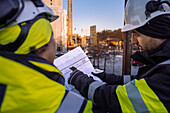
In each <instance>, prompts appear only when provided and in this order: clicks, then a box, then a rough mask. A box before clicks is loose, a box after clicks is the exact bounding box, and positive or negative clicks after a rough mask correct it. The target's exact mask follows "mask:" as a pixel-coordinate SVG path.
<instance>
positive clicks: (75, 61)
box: [54, 47, 100, 92]
mask: <svg viewBox="0 0 170 113" xmlns="http://www.w3.org/2000/svg"><path fill="white" fill-rule="evenodd" d="M54 65H55V66H56V67H57V68H58V69H59V70H60V71H61V72H62V73H63V76H64V78H65V81H66V82H65V86H66V89H67V90H72V91H75V92H77V91H76V90H75V88H74V87H73V86H72V85H69V84H68V83H67V81H68V77H69V76H70V73H71V72H72V71H71V70H70V67H72V66H74V67H76V68H77V69H78V70H80V71H82V72H83V73H85V74H87V75H89V76H92V75H91V72H94V67H93V65H92V64H91V62H90V60H89V58H88V57H87V55H86V54H85V53H84V51H83V50H82V49H81V47H77V48H75V49H73V50H71V51H69V52H67V53H66V54H64V55H62V56H61V57H59V58H57V59H55V60H54ZM93 78H94V79H95V80H99V81H100V79H99V78H97V77H93Z"/></svg>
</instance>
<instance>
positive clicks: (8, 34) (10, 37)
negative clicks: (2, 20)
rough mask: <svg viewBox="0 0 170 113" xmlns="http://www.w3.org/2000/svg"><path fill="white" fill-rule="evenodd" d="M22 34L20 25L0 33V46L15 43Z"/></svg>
mask: <svg viewBox="0 0 170 113" xmlns="http://www.w3.org/2000/svg"><path fill="white" fill-rule="evenodd" d="M20 32H21V28H20V27H19V25H14V26H11V27H8V28H6V29H3V30H2V31H0V44H2V45H6V44H9V43H12V42H14V41H15V40H16V39H17V37H18V36H19V34H20Z"/></svg>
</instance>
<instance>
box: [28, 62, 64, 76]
mask: <svg viewBox="0 0 170 113" xmlns="http://www.w3.org/2000/svg"><path fill="white" fill-rule="evenodd" d="M29 62H30V63H32V64H34V65H36V66H38V67H39V68H41V69H44V70H48V71H51V72H57V73H59V74H60V75H63V74H62V72H61V71H59V70H56V67H54V66H50V65H48V64H45V63H41V62H35V61H29Z"/></svg>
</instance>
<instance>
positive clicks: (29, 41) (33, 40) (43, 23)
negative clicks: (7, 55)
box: [0, 18, 52, 54]
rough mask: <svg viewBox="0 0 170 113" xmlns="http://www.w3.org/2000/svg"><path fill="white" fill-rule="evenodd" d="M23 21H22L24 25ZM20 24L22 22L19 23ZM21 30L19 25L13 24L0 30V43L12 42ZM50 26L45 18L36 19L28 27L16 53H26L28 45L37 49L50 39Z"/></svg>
mask: <svg viewBox="0 0 170 113" xmlns="http://www.w3.org/2000/svg"><path fill="white" fill-rule="evenodd" d="M24 24H25V23H23V25H24ZM21 25H22V24H21ZM20 32H21V28H20V27H19V25H14V26H11V27H8V28H6V29H4V30H2V31H0V44H2V45H6V44H9V43H11V42H14V41H15V40H16V39H17V38H18V36H19V34H20ZM51 34H52V27H51V25H50V22H49V21H48V20H46V19H45V18H41V19H39V20H37V21H36V22H35V23H34V24H33V25H32V26H31V28H30V30H29V32H28V35H27V38H26V40H25V41H24V43H23V44H22V45H21V46H20V47H19V48H18V49H17V50H16V51H15V53H16V54H27V53H29V52H30V47H34V48H35V49H38V48H40V47H42V46H43V45H45V44H47V43H48V42H49V41H50V38H51Z"/></svg>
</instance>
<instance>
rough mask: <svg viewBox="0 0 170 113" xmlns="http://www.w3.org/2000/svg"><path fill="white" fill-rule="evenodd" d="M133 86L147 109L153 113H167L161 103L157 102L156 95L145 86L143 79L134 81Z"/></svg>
mask: <svg viewBox="0 0 170 113" xmlns="http://www.w3.org/2000/svg"><path fill="white" fill-rule="evenodd" d="M135 85H136V87H137V88H138V90H139V92H140V94H141V96H142V98H143V100H144V102H145V104H146V106H147V108H148V109H149V111H150V112H154V113H168V111H167V109H166V108H165V106H164V105H163V103H162V102H161V101H160V100H159V98H158V97H157V95H156V94H155V93H154V92H153V91H152V89H151V88H150V87H149V86H148V85H147V83H146V81H145V79H141V80H135Z"/></svg>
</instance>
